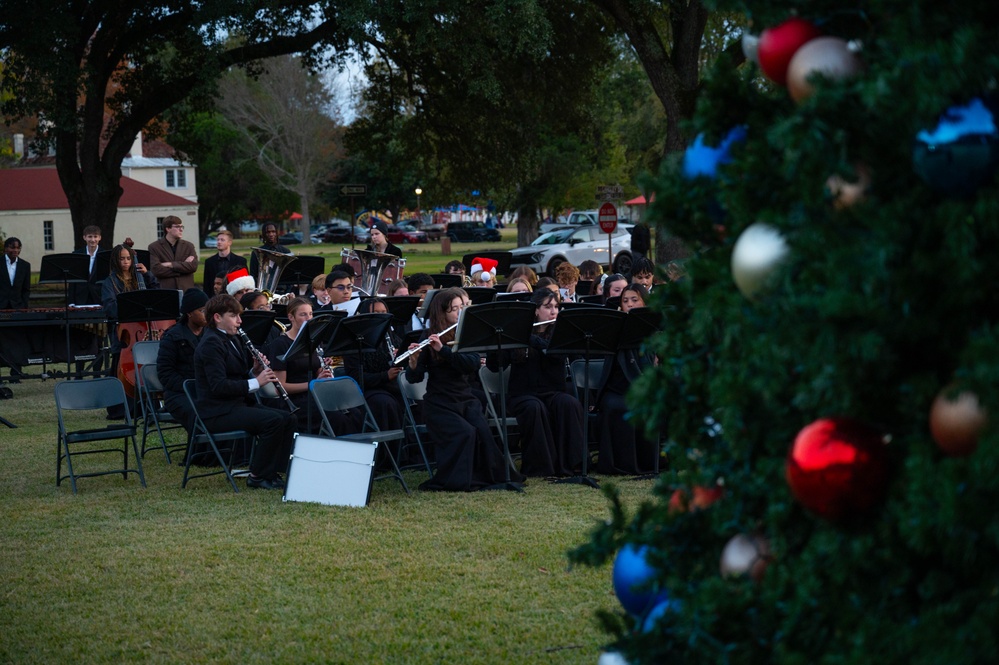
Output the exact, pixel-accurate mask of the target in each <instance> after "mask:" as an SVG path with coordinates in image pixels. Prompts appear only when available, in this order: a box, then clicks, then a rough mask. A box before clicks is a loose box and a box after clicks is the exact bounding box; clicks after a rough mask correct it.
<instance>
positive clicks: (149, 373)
mask: <svg viewBox="0 0 999 665" xmlns="http://www.w3.org/2000/svg"><path fill="white" fill-rule="evenodd" d="M139 375H140V376H141V377H142V382H141V383H140V384H139V386H140V387H141V388H143V389H145V390H146V392H150V393H161V392H163V384H162V383H160V374H159V372H158V371H157V369H156V363H149V364H147V365H143V366H142V367H141V368H140V369H139Z"/></svg>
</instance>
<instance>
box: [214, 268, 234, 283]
mask: <svg viewBox="0 0 999 665" xmlns="http://www.w3.org/2000/svg"><path fill="white" fill-rule="evenodd" d="M229 272H230V271H228V270H222V271H220V272H219V273H218V274H217V275H215V279H221V280H222V281H223V282H224V281H226V279H225V278H226V277H228V276H229Z"/></svg>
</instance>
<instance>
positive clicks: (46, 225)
mask: <svg viewBox="0 0 999 665" xmlns="http://www.w3.org/2000/svg"><path fill="white" fill-rule="evenodd" d="M42 238H43V241H44V243H45V250H46V251H52V250H53V249H55V231H54V230H53V228H52V220H50V219H47V220H45V221H44V222H42Z"/></svg>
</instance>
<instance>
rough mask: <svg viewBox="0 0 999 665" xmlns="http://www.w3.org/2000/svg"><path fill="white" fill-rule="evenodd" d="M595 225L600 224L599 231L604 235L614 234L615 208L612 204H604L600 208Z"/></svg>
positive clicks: (615, 224) (615, 225) (615, 223)
mask: <svg viewBox="0 0 999 665" xmlns="http://www.w3.org/2000/svg"><path fill="white" fill-rule="evenodd" d="M597 223H598V224H600V230H601V231H603V232H604V233H614V229H616V228H617V208H615V207H614V204H613V203H605V204H603V205H602V206H600V212H599V213H597Z"/></svg>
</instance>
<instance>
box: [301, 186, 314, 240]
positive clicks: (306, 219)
mask: <svg viewBox="0 0 999 665" xmlns="http://www.w3.org/2000/svg"><path fill="white" fill-rule="evenodd" d="M299 200H300V201H301V206H302V219H300V220H298V229H299V231H301V232H302V244H303V245H311V244H312V240H310V239H309V230H310V229H311V228H312V217H311V215H310V213H309V195H308V194H302V193H299Z"/></svg>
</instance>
